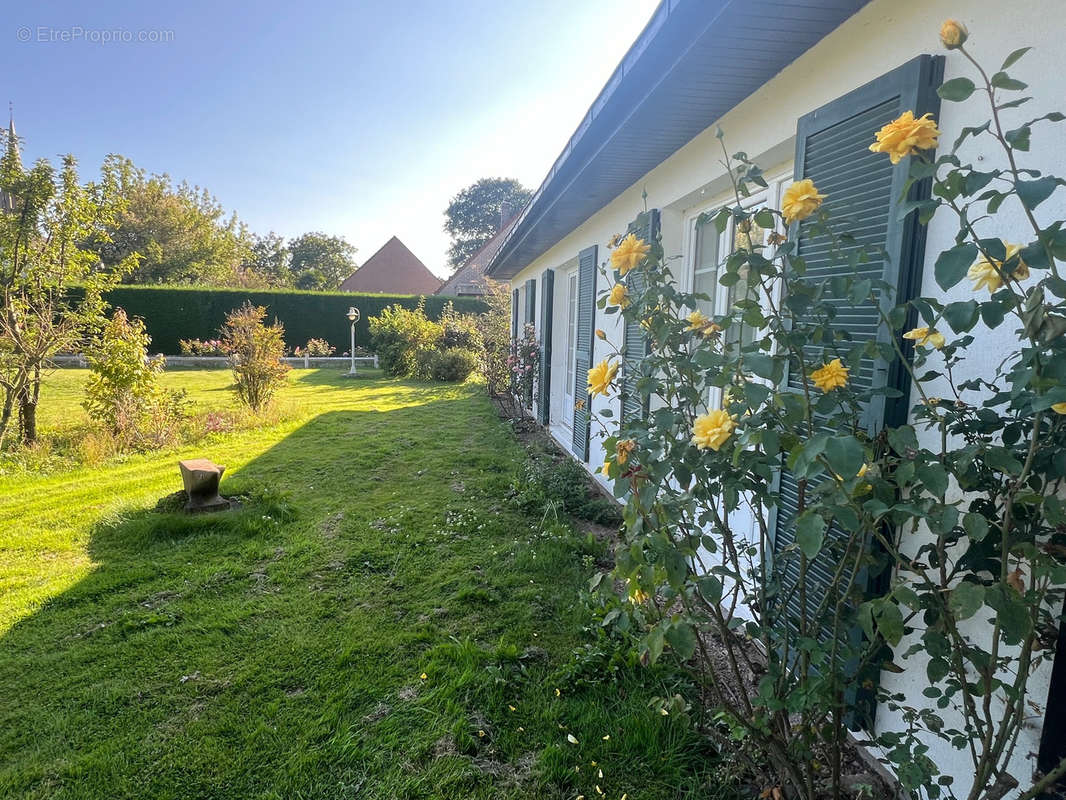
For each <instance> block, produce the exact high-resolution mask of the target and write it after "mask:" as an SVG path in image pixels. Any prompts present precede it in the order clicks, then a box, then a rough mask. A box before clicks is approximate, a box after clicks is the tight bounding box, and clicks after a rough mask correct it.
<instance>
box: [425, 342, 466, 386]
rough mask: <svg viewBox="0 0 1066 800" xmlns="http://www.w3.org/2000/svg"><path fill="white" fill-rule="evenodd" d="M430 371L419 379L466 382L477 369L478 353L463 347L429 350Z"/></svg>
mask: <svg viewBox="0 0 1066 800" xmlns="http://www.w3.org/2000/svg"><path fill="white" fill-rule="evenodd" d="M426 353H427V354H428V370H427V373H426V374H423V375H419V376H418V377H425V378H430V379H432V380H435V381H449V382H458V381H465V380H466V379H467V378H468V377H469V376H470V373H471V372H473V371H474V370H475V369H477V353H475V352H474V351H473V350H467V349H464V348H462V347H448V348H445V349H444V350H429V351H426Z"/></svg>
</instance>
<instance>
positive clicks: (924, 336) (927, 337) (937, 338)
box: [903, 328, 945, 350]
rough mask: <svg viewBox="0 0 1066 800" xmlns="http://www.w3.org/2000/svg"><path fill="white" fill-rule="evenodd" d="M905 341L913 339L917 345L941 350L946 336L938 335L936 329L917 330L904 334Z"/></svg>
mask: <svg viewBox="0 0 1066 800" xmlns="http://www.w3.org/2000/svg"><path fill="white" fill-rule="evenodd" d="M903 338H904V339H911V340H912V341H913V342H914V343H915V344H916V345H919V346H925V345H929V346H930V347H935V348H936V349H937V350H939V349H940V348H941V347H943V346H944V343H945V340H944V334H942V333H938V332H937V331H936V329H934V328H915V329H914V330H912V331H907V332H906V333H905V334H903Z"/></svg>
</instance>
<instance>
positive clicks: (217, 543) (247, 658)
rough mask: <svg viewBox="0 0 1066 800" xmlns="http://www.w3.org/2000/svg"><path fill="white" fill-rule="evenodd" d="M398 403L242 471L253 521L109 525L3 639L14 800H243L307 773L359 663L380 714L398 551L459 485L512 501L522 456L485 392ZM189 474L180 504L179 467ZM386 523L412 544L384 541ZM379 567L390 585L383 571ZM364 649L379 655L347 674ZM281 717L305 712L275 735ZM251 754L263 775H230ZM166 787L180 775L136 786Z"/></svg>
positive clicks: (238, 480)
mask: <svg viewBox="0 0 1066 800" xmlns="http://www.w3.org/2000/svg"><path fill="white" fill-rule="evenodd" d="M304 377H307V378H308V379H309V380H310V381H311V382H317V381H319V380H321V381H322V382H327V383H328V382H333V381H339V380H340V379H339V378H336V377H335V376H332V375H329V374H326V375H316V374H312V375H308V376H304ZM382 390H383V392H382V394H381V396H380V397H378V398H377V403H378V405H379V407H387V406H390V405H391V406H395V407H392V408H389V409H388V410H355V411H330V412H326V413H323V414H320V415H319V416H317V417H315V418H313V419H312V420H310V421H309V422H307V423H306V424H305V425H303V426H301V427H300V428H299V429H297V430H296V431H294V432H293V433H291V434H290V435H289V436H287V437H286V438H284V439H282V440H281V441H279V442H278V443H277V444H275V445H274V446H273V447H271V448H270V449H269V450H267V451H266V452H264V453H262V454H261V455H260V456H259V457H257V458H255V459H254V460H252V461H250V462H248V463H247V464H245V465H244V466H243V467H242V468H241V469H240V470H237V471H235V472H234V473H232V474H227V475H226V477H225V478H224V480H223V482H222V491H223V493H224V494H226V495H230V496H233V495H237V496H241V497H242V502H243V504H244V505H243V508H242V509H241V510H238V511H234V512H226V513H221V514H210V515H198V516H186V515H183V514H162V513H156V512H155V511H153V510H152V509H150V508H142V509H139V510H133V511H129V512H124V513H122V514H121V515H120V516H118V517H117V518H113V519H105V520H101V521H100V522H98V523H97V524H96V525H95V526H94V527H93V529H92V531H91V534H90V538H89V541H88V545H87V550H88V555H89V557H90V558H91V559H92V561H93V564H94V567H93V569H92V570H91V572H89V574H88V575H86V576H85V577H84V578H83V579H81V580H80V581H79V582H78V583H77V584H75V585H73V586H71V587H70V588H69V589H67V590H66V591H64V592H62V593H61V594H59V595H57V596H55V597H53V598H51V599H50V600H49V601H48V602H46V603H45V604H44V605H43V606H42V607H41V608H39V609H38V610H37V611H36V612H35V613H33V614H32V615H31V616H29V617H27V618H25V619H23V620H20V621H19V622H18V623H16V624H15V625H14V626H13V627H12V628H11V629H10V630H9V631H8V632H6V634H5V635H4V636H3V637H2V638H0V765H3V766H0V796H4V797H8V796H18V795H19V794H21V793H25V794H26V795H27V796H33V795H34V793H37V794H39V795H40V796H46V797H50V796H53V795H54V794H64V796H72V797H78V796H86V797H110V796H149V795H150V796H153V797H167V796H175V797H179V796H180V797H185V796H204V797H207V796H215V793H214V791H207V790H206V788H205V787H206V786H209V785H211V781H212V776H216V777H217V776H218V775H219V774H224V775H226V776H227V780H228V781H230V782H229V783H228V784H226V785H228V786H229V787H230V789H231V790H233V791H230V792H228V793H227V792H222V793H219V795H218V796H230V797H232V796H243V795H242V793H241V791H240V790H239V782H240V781H244V782H248V785H247V786H245V789H247V790H248V791H249V792H250V793H254V792H251V788H250V787H251V784H254V783H255V782H256V781H257V780H258V778H257V772H259V771H263V770H265V771H266V772H268V773H269V772H274V771H277V772H279V773H286V771H287V770H290V769H297V771H298V772H301V774H304V775H306V772H305V771H303V770H302V769H298V768H297V765H294V764H292V763H286V760H287V759H288V760H291V759H296V760H297V761H300V760H301V759H304V758H310V757H311V755H310V754H303V755H299V754H297V753H296V751H294V750H293V747H292V745H293V742H297V741H303V740H304V739H305V737H307V736H308V735H312V736H313V737H314V736H322V735H325V734H326V733H328V729H329V724H328V722H325V721H324V720H328V719H329V718H330V714H325V716H323V712H322V707H321V706H320V707H318V708H316V707H315V703H320V704H321V705H322V706H329V705H330V702H331V701H330V700H329V698H330V697H331V696H332V694H333V693H334V692H336V691H338V684H341V683H344V682H345V677H346V675H347V674H348V672H349V670H350V669H352V668H354V666H355V664H356V663H358V662H365V663H364V668H366V669H368V670H369V674H368V676H367V678H366V679H364V680H362V681H361V684H362V685H361V688H360V691H358V692H356V696H357V697H358V700H356V705H359V703H360V702H367V699H366V692H367V691H368V690H369V687H372V686H373V685H374V684H375V683H377V682H379V681H381V680H384V679H386V678H387V677H389V675H390V661H392V662H395V656H396V647H397V640H396V637H393V638H390V637H389V636H387V635H382V634H380V633H378V634H375V633H374V632H373V631H374V629H375V628H377V629H380V628H381V626H382V625H387V624H388V623H389V622H390V621H391V620H392V619H393V615H392V614H391V613H386V612H385V611H383V609H382V607H381V602H380V601H381V598H383V597H386V596H387V593H388V592H389V591H390V586H389V585H388V581H389V580H390V575H389V574H388V572H389V569H391V570H392V571H395V561H396V559H395V558H393V557H392V553H391V551H397V550H399V551H402V550H403V548H405V547H408V546H410V543H411V542H415V543H416V544H417V542H418V541H419V539H420V538H423V537H425V536H426V535H428V533H429V531H427V530H424V529H426V528H428V529H430V530H432V529H434V528H436V527H438V526H439V525H440V524H441V521H442V516H443V509H444V507H445V506H446V505H447V504H448V502H449V501H450V500H453V499H454V497H449V495H454V492H453V491H452V489H451V488H449V487H450V483H451V482H452V480H453V478H452V475H451V473H453V472H456V473H457V472H458V471H463V472H464V473H470V474H472V475H475V474H476V475H480V480H481V481H482V484H483V486H484V487H485V488H486V489H487V490H490V491H494V492H497V491H498V492H502V490H503V488H504V486H505V481H506V477H505V476H506V475H507V474H508V473H509V471H510V470H509V468H508V467H507V465H508V462H509V460H511V459H513V457H514V454H513V451H508V448H507V446H506V445H507V442H506V437H505V435H502V432H501V431H499V430H497V429H496V428H498V426H495V428H494V426H488V425H485V424H480V421H485V420H488V419H489V416H488V415H489V414H490V413H491V412H489V411H488V410H487V404H481V403H479V402H475V401H472V400H471V398H470V393H469V392H467V393H466V394H465V395H463V396H458V397H456V396H453V393H452V392H451V391H450V390H449V389H447V388H443V389H442V388H440V387H438V388H437V390H436V391H434V390H433V389H432V388H431V387H421V386H418V385H411V386H408V385H403V384H392V383H388V384H385V385H383V386H382ZM484 436H487V437H488V440H487V441H479V439H481V438H482V437H484ZM218 460H220V461H222V460H223V459H218ZM173 475H174V482H175V488H177V487H178V486H180V478H179V474H178V470H177V466H176V464H175V465H174V467H173ZM486 476H488V477H489V478H490V479H489V480H487V481H486V480H485V477H486ZM493 476H502V477H493ZM128 480H129V485H130V487H131V488H132V486H134V485H136V482H137V476H136V475H133V476H131V477H130V478H129V479H128ZM467 480H468V482H469V480H470V479H469V478H468V479H467ZM501 480H502V481H504V483H502V484H501V483H500V481H501ZM64 489H65V487H64V488H61V489H59V490H58V491H64ZM109 489H110V490H111V491H113V492H116V493H121V492H122V491H123V485H122V484H121V483H120V484H117V485H113V486H111V487H109ZM72 491H73V490H72ZM418 518H424V521H423V522H422V523H421V525H418V524H416V521H417V519H418ZM380 519H388V520H389V524H390V527H399V526H400V525H401V524H403V523H405V522H409V523H410V524H411V525H412V529H411V530H409V531H400V532H399V533H397V534H396V535H394V536H392V538H391V540H389V541H382V537H383V534H382V532H381V531H380V530H379V529H378V528H380V527H381V524H383V523H377V520H380ZM375 526H377V527H375ZM368 541H370V542H372V544H373V546H371V544H368ZM372 551H373V552H372ZM370 561H375V562H380V563H382V564H385V565H386V566H387V567H388V569H385V570H384V571H383V572H382V574H380V575H378V574H373V573H372V571H371V570H368V569H367V568H366V567H365V566H364V563H363V562H370ZM391 589H392V590H393V591H398V590H397V589H396V587H395V586H393V587H391ZM426 610H427V611H431V610H432V607H429V608H427V609H426ZM373 615H380V618H379V619H376V620H373V619H371V617H372V616H373ZM406 636H407V634H406V633H405V634H404V636H401V637H399V641H401V642H402V641H404V638H405V637H406ZM353 646H356V647H357V649H358V650H359V653H360V658H358V659H355V661H354V662H353V660H352V657H351V656H349V657H348V659H347V661H348V663H349V666H347V667H342V666H341V665H342V664H343V663H344V662H345V658H344V657H343V656H342V654H344V653H345V652H346V651H348V650H350V648H352V647H353ZM386 654H388V655H386ZM393 677H395V676H393ZM319 681H321V682H322V683H324V684H325V685H323V686H320V687H319V691H318V692H314V693H312V687H311V684H314V683H316V682H319ZM238 687H240V688H238ZM312 697H314V698H315V702H310V701H311V699H312ZM334 700H335V698H334ZM349 701H351V698H349ZM263 702H267V703H268V707H267V708H264V707H263V706H261V705H260V704H261V703H263ZM270 704H274V706H270ZM277 704H281V705H283V706H289V705H293V706H298V707H299V709H298V711H297V712H296V713H294V714H293V715H292V716H291V717H289V718H287V719H285V720H276V719H273V716H274V714H275V713H276V711H277V708H276V706H277ZM342 705H344V704H342ZM331 713H332V715H333V716H334V717H335V715H336V714H339V713H342V708H341V707H335V708H333V709H332V712H331ZM249 720H251V721H253V722H252V724H253V730H251V731H246V732H245V733H242V734H238V733H237V731H241V730H243V729H244V726H245V725H246V724H248V723H249ZM334 722H335V718H334ZM259 726H265V727H263V729H262V731H260V732H259V733H256V732H255V730H254V729H255V728H257V727H259ZM321 726H325V730H323V729H322V727H321ZM268 729H272V730H274V731H276V733H275V734H271V735H270V736H269V737H268V738H271V739H272V740H273V737H274V736H278V737H281V739H280V740H279V741H274V742H273V744H272V745H267V744H265V743H264V742H261V741H260V739H261V738H262V737H263V736H264V735H266V731H267V730H268ZM234 736H236V740H234ZM286 737H290V738H286ZM227 742H228V743H229V744H227ZM232 746H236V747H237V750H238V751H240V757H241V758H243V759H245V762H246V763H242V764H238V765H233V766H232V767H228V766H227V764H228V761H229V760H230V759H231V758H232V754H229V755H227V754H226V753H227V748H228V747H232ZM269 753H273V755H274V757H275V758H280V761H278V762H272V761H271V760H270V758H269V757H268V755H267V754H269ZM179 767H180V769H179ZM174 769H179V772H180V773H181V774H182V775H183V776H184V778H183V779H182V780H184V781H186V782H185V783H183V782H182V781H181V780H179V781H178V782H177V783H174V780H175V774H174V772H173V770H174ZM321 769H322V774H323V775H328V774H331V769H330V768H329V767H328V766H323V767H321ZM198 771H199V772H198ZM186 772H189V773H190V775H191V774H192V773H197V772H198V774H199V775H200V776H199V777H196V778H193V777H190V775H186ZM153 774H158V775H159V776H160V779H161V780H162V777H161V776H164V775H166V776H169V777H167V778H166V780H162V782H161V783H160V784H159V786H157V787H155V788H154V789H152V790H151V791H149V790H148V788H147V787H139V786H138V785H136V782H135V781H137V780H141V779H142V778H143V777H144V776H145V775H147V776H149V779H151V776H152V775H153ZM137 776H141V777H137ZM235 780H236V781H238V784H234V783H233V781H235ZM71 781H74V782H76V784H77V786H76V787H75V786H74V785H73V784H72V783H71ZM116 781H117V783H116ZM124 781H125V782H127V783H123V782H124ZM281 782H282V783H284V780H282V781H281ZM167 787H170V788H167ZM304 788H306V786H305V787H304ZM59 789H65V790H66V791H65V792H60V791H59Z"/></svg>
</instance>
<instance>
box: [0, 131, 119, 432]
mask: <svg viewBox="0 0 1066 800" xmlns="http://www.w3.org/2000/svg"><path fill="white" fill-rule="evenodd" d="M0 192H2V193H3V194H5V195H6V196H7V198H8V199H9V200H10V202H11V208H10V210H8V211H0V392H2V398H0V399H2V406H0V443H2V442H3V439H4V434H5V433H6V431H7V429H8V426H9V425H10V424H11V421H12V419H14V418H16V415H17V419H18V423H19V429H20V433H21V437H20V438H21V440H22V441H23V442H24V443H26V444H33V443H34V442H35V441H36V440H37V404H38V400H39V398H40V390H41V376H42V371H43V370H44V368H45V365H46V364H47V361H48V359H49V358H50V357H51V356H52V355H54V354H55V353H57V352H60V351H62V350H64V349H68V348H72V347H75V346H77V345H78V344H79V343H80V342H81V341H83V339H84V336H85V335H86V333H87V332H89V331H91V330H93V329H95V328H96V326H98V325H99V324H100V322H101V320H102V317H103V310H104V303H103V300H102V293H103V291H104V290H106V289H107V288H108V287H110V286H111V285H113V284H114V283H115V282H116V281H117V280H118V279H119V278H120V277H121V276H122V275H123V274H125V273H126V272H128V271H129V270H130V269H131V268H132V265H133V264H134V263H135V262H136V260H137V256H136V254H130V255H127V256H125V257H123V258H122V259H120V260H117V261H116V262H115V263H114V264H113V265H112V266H111V267H110V268H108V267H105V266H104V265H103V264H102V263H101V262H100V258H99V256H98V255H97V254H96V253H95V252H93V250H92V248H93V247H95V245H96V244H99V243H101V242H108V241H110V229H111V227H112V226H113V224H114V222H115V219H116V218H117V215H118V214H119V213H120V212H121V210H122V209H123V208H124V206H125V203H124V200H123V199H122V197H121V195H120V192H119V189H118V180H117V176H116V174H115V172H114V170H113V168H112V167H111V166H110V165H107V164H105V167H104V170H103V174H102V177H101V180H100V181H99V182H96V183H88V184H84V185H83V184H80V183H79V182H78V173H77V163H76V162H75V160H74V157H73V156H66V157H64V159H63V166H62V168H61V169H60V170H59V171H58V172H57V171H56V169H55V168H54V167H53V166H52V165H51V164H50V163H48V162H47V161H45V160H43V159H42V160H40V161H38V162H37V163H36V164H34V165H33V167H32V168H31V169H29V170H26V169H24V168H23V166H22V161H21V158H20V156H19V150H18V144H17V142H15V141H8V142H7V148H6V152H5V155H4V156H3V158H2V159H0ZM75 284H77V285H80V286H81V287H82V290H81V292H80V293H79V294H78V295H77V296H75V295H72V293H71V292H70V291H69V290H70V288H71V286H72V285H75Z"/></svg>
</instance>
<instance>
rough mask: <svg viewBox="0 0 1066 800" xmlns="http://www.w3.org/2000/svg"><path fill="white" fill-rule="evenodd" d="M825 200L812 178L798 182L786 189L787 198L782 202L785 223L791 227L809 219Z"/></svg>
mask: <svg viewBox="0 0 1066 800" xmlns="http://www.w3.org/2000/svg"><path fill="white" fill-rule="evenodd" d="M823 200H825V195H824V194H819V193H818V189H817V188H816V187H815V185H814V181H812V180H811V179H810V178H804V179H803V180H801V181H796V182H795V183H794V184H792V185H791V186H789V187H788V188H787V189H785V196H784V198H783V199H782V200H781V214H782V216H784V218H785V222H787V223H788V224H789V225H791V224H792V223H793V222H800V221H802V220H805V219H807V217H809V216H810V215H811V214H813V213H814V212H815V211H817V210H818V208H819V207H820V206H821V205H822V201H823Z"/></svg>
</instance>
